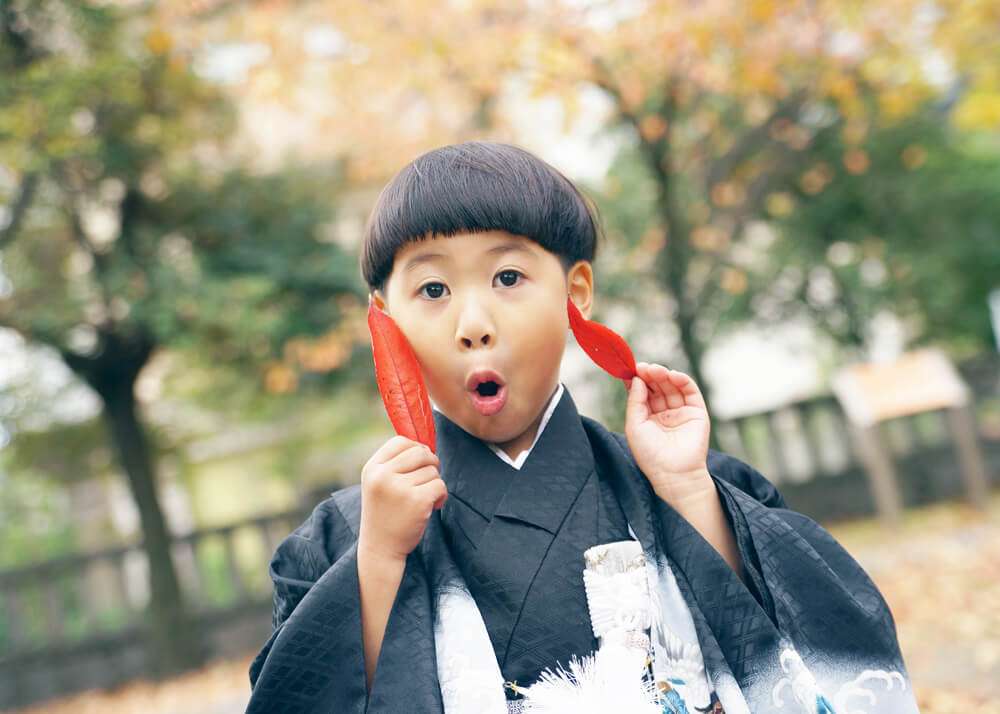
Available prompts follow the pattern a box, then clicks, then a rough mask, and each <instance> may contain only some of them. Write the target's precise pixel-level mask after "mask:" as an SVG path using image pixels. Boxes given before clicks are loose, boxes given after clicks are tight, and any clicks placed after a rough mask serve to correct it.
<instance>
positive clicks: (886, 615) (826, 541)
mask: <svg viewBox="0 0 1000 714" xmlns="http://www.w3.org/2000/svg"><path fill="white" fill-rule="evenodd" d="M708 468H709V473H710V474H711V475H712V478H713V480H714V481H715V483H716V487H717V489H718V491H719V495H720V497H721V500H722V504H723V508H724V510H725V511H726V515H727V517H728V518H729V521H730V524H731V525H732V526H733V530H734V533H735V536H736V540H737V544H738V547H739V550H740V555H741V557H742V559H743V564H744V568H745V569H746V570H747V573H748V575H749V576H750V578H749V581H748V585H749V584H750V583H752V584H753V586H754V587H753V588H751V589H752V590H756V591H757V592H755V593H754V595H755V596H756V597H757V598H758V601H759V602H760V604H761V606H762V607H763V608H764V609H765V611H767V613H768V615H769V616H770V618H771V620H772V622H774V623H775V625H776V626H777V627H778V628H779V629H780V630H781V631H783V632H786V633H789V634H790V633H799V635H800V639H803V640H809V641H812V642H814V643H817V646H818V645H819V643H822V646H823V647H824V648H826V649H831V650H835V651H839V652H843V653H850V655H851V657H853V658H856V659H860V660H863V661H867V662H869V663H870V666H874V665H876V664H877V665H878V666H882V667H891V668H894V669H899V670H901V671H904V672H905V670H904V669H903V662H902V657H901V654H900V652H899V643H898V639H897V633H896V626H895V622H894V620H893V617H892V614H891V612H890V610H889V605H888V603H886V601H885V599H884V598H883V597H882V594H881V593H880V592H879V590H878V588H877V587H876V585H875V583H874V582H873V581H872V580H871V578H870V577H869V576H868V574H867V573H866V572H865V571H864V569H863V568H862V567H861V565H860V564H859V563H858V562H857V561H856V560H855V559H854V558H853V557H852V556H851V555H850V554H849V553H848V552H847V551H846V550H845V549H844V548H843V547H842V546H841V545H840V544H839V543H838V542H837V541H836V539H835V538H834V537H833V536H832V535H830V533H829V532H828V531H827V530H826V529H824V528H823V527H822V526H821V525H819V524H818V523H816V522H815V521H814V520H813V519H811V518H809V517H808V516H805V515H803V514H801V513H797V512H796V511H793V510H791V509H789V508H788V506H787V505H786V504H785V501H784V499H783V498H782V497H781V494H780V493H778V491H777V489H776V488H775V487H774V486H773V485H772V484H771V483H770V482H769V481H768V480H767V479H766V478H765V477H764V476H763V475H762V474H761V473H760V472H758V471H757V470H756V469H754V468H753V467H751V466H750V465H748V464H746V463H744V462H743V461H740V460H739V459H737V458H735V457H733V456H730V455H728V454H724V453H722V452H717V451H711V450H710V454H709V459H708ZM860 643H864V644H860Z"/></svg>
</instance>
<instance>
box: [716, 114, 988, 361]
mask: <svg viewBox="0 0 1000 714" xmlns="http://www.w3.org/2000/svg"><path fill="white" fill-rule="evenodd" d="M948 119H949V117H948V116H947V114H946V113H945V111H944V108H942V107H940V106H939V107H928V108H927V109H926V110H925V111H922V112H919V113H917V114H915V115H914V116H912V117H911V118H909V119H907V120H906V121H903V122H901V123H894V124H890V125H885V126H880V127H877V128H875V129H873V130H872V131H869V132H866V133H864V135H863V136H862V135H860V134H858V133H856V132H851V131H850V130H846V131H844V132H840V133H837V134H831V135H828V136H826V137H825V138H824V139H823V141H821V142H819V143H818V144H817V146H816V148H815V151H814V154H813V158H814V161H815V164H814V168H813V169H812V171H813V172H815V174H817V175H818V174H819V173H820V172H822V173H823V174H824V179H825V180H826V185H824V188H823V190H822V191H816V190H813V189H814V188H815V186H814V184H812V183H810V181H808V180H803V181H802V182H800V183H799V184H798V185H795V186H793V187H791V188H790V190H789V191H788V192H787V193H785V194H781V195H780V196H776V197H774V198H773V199H772V202H771V205H770V207H771V209H772V211H773V214H774V215H773V216H772V221H773V225H774V226H775V228H777V229H778V231H779V233H780V236H781V237H780V240H778V241H776V242H775V243H774V244H772V245H771V246H770V247H769V248H768V251H767V253H768V256H767V261H766V262H764V263H762V264H761V265H760V266H759V269H750V270H748V279H749V286H748V288H747V290H746V291H745V292H744V293H743V294H741V295H738V296H733V297H732V300H731V301H730V304H729V306H728V310H727V314H726V316H725V319H726V320H728V321H744V320H746V319H748V318H751V319H754V320H756V321H758V322H761V323H766V324H772V325H773V324H777V323H780V322H782V321H785V320H787V319H789V318H790V317H793V316H795V315H797V314H803V313H804V314H806V315H808V317H810V318H811V321H812V322H813V323H814V324H816V325H818V326H820V327H821V328H823V329H825V330H826V331H827V332H828V333H829V334H830V335H832V336H833V337H834V338H835V339H836V340H837V341H838V342H839V343H841V344H844V345H848V346H852V347H854V348H858V349H864V348H867V347H869V346H870V345H869V342H870V334H869V330H868V326H869V325H870V324H871V322H872V320H873V319H874V318H875V317H876V315H877V313H878V312H879V311H880V310H883V309H886V308H888V309H890V310H892V311H893V312H895V313H896V314H897V315H898V316H899V317H901V318H902V319H903V320H904V321H905V322H906V324H907V327H908V328H909V332H910V334H909V335H907V337H908V338H909V339H910V340H911V341H912V342H913V343H915V344H919V343H923V342H927V341H939V342H947V343H950V344H951V345H952V346H953V347H956V348H959V349H962V350H964V351H966V352H980V351H983V350H989V349H990V348H991V346H992V344H993V337H992V331H991V328H990V321H989V310H988V308H987V295H988V293H989V291H990V290H991V289H993V288H995V287H996V286H997V284H998V276H1000V146H998V145H997V144H996V141H995V138H994V139H992V140H991V139H990V138H989V137H987V136H983V135H981V134H980V135H977V134H969V133H964V132H960V131H957V130H956V129H955V127H954V124H953V123H952V122H949V120H948ZM807 175H809V174H807Z"/></svg>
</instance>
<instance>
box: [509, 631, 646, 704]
mask: <svg viewBox="0 0 1000 714" xmlns="http://www.w3.org/2000/svg"><path fill="white" fill-rule="evenodd" d="M634 663H635V658H634V657H632V656H630V652H629V651H628V649H627V648H624V647H618V646H615V645H608V646H605V647H602V648H601V649H600V650H598V651H597V652H596V653H595V654H593V655H587V656H585V657H584V658H583V659H582V660H578V659H577V658H576V657H575V656H574V657H572V658H571V659H570V663H569V671H567V670H565V669H564V668H563V667H562V666H560V667H559V668H558V670H557V671H556V672H555V673H553V672H552V671H550V670H545V671H544V672H542V674H541V675H540V676H539V678H538V681H536V682H535V684H533V685H531V686H530V687H528V688H527V689H526V690H525V699H524V709H523V711H524V712H525V714H607V713H608V712H616V714H660V712H661V711H662V709H663V705H662V704H660V703H659V698H660V697H659V692H658V690H657V688H656V685H655V684H654V683H653V682H650V681H647V680H645V679H643V677H642V673H641V672H639V671H637V670H636V669H635V667H634Z"/></svg>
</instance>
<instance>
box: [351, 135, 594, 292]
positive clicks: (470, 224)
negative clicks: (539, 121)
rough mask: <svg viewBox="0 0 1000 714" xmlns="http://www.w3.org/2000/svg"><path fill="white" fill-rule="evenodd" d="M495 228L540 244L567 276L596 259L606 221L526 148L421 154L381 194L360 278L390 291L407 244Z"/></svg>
mask: <svg viewBox="0 0 1000 714" xmlns="http://www.w3.org/2000/svg"><path fill="white" fill-rule="evenodd" d="M491 230H503V231H507V232H508V233H511V234H513V235H520V236H524V237H525V238H529V239H531V240H534V241H535V242H537V243H538V244H539V245H541V246H542V247H543V248H545V249H546V250H548V251H550V252H551V253H554V254H555V255H556V256H557V257H558V258H559V260H560V262H561V263H562V266H563V271H567V270H569V268H570V267H572V266H573V264H574V263H576V262H577V261H578V260H588V261H593V259H594V255H595V254H596V252H597V238H598V234H599V231H600V218H599V215H598V210H597V206H596V205H595V204H594V203H593V202H592V201H590V200H588V199H586V198H584V196H583V194H582V193H581V192H580V191H579V189H577V188H576V186H574V185H573V183H572V182H571V181H570V180H569V179H567V178H566V177H565V176H564V175H563V174H562V173H560V172H559V171H558V170H556V169H555V168H554V167H552V166H550V165H549V164H548V163H546V162H544V161H542V160H541V159H539V158H538V157H537V156H535V155H534V154H532V153H530V152H528V151H526V150H524V149H522V148H520V147H517V146H513V145H511V144H501V143H495V142H486V141H467V142H464V143H461V144H450V145H448V146H442V147H439V148H437V149H433V150H432V151H428V152H427V153H425V154H422V155H420V156H418V157H417V158H416V159H414V160H413V161H412V162H410V163H409V164H407V165H406V166H405V167H403V168H402V169H401V170H400V171H399V173H397V174H396V175H395V176H394V177H393V178H392V180H391V181H390V182H389V183H388V184H387V185H386V186H385V188H383V189H382V193H381V194H379V197H378V200H377V201H376V202H375V207H374V208H373V209H372V212H371V215H370V216H369V217H368V221H367V223H366V225H365V231H364V245H363V247H362V254H361V273H362V275H363V276H364V279H365V282H367V283H368V288H369V290H373V289H376V288H377V289H379V290H383V291H384V288H385V282H386V280H387V279H388V277H389V275H390V274H391V273H392V264H393V260H394V259H395V256H396V252H397V251H398V250H399V249H400V248H402V247H403V246H404V245H406V244H407V243H410V242H412V241H418V240H426V239H428V238H430V237H432V236H435V237H436V236H440V237H448V236H453V235H455V234H458V233H482V232H485V231H491Z"/></svg>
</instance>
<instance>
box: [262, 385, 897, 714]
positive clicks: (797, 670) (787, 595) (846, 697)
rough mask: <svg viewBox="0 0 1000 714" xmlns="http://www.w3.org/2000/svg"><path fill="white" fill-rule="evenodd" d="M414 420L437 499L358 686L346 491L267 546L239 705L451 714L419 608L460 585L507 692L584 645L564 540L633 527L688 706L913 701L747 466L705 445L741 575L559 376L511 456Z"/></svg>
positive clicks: (869, 625)
mask: <svg viewBox="0 0 1000 714" xmlns="http://www.w3.org/2000/svg"><path fill="white" fill-rule="evenodd" d="M434 420H435V427H436V432H437V453H438V456H439V457H440V459H441V468H440V470H441V475H442V478H443V479H444V481H445V483H446V484H447V486H448V492H449V498H448V501H447V503H446V504H445V507H444V508H443V509H441V510H440V511H435V512H434V513H433V514H432V516H431V519H430V520H429V522H428V524H427V529H426V531H425V533H424V537H423V539H422V540H421V542H420V544H419V545H418V547H417V548H416V549H415V550H414V551H413V552H412V553H410V555H409V556H408V557H407V561H406V567H405V570H404V573H403V578H402V581H401V583H400V587H399V592H398V594H397V596H396V599H395V601H394V603H393V606H392V610H391V612H390V615H389V620H388V623H387V627H386V632H385V636H384V639H383V642H382V650H381V652H380V654H379V659H378V665H377V668H376V672H375V677H374V680H373V682H372V687H371V692H370V694H369V692H368V690H367V686H366V678H365V666H364V656H363V644H362V630H361V612H360V596H359V585H358V574H357V536H358V527H359V522H360V512H361V492H360V485H355V486H351V487H348V488H345V489H342V490H339V491H337V492H335V493H334V494H333V495H332V496H331V497H330V498H328V499H326V500H324V501H323V502H321V503H320V504H319V505H317V506H316V508H315V509H314V511H313V513H312V515H311V516H310V517H309V519H308V520H307V521H306V522H305V523H303V524H302V525H301V526H299V527H298V528H297V529H296V530H295V531H294V532H293V533H292V534H291V535H289V536H288V537H287V538H286V539H285V540H284V541H283V542H282V543H281V544H280V545H279V546H278V548H277V550H276V552H275V554H274V557H273V559H272V561H271V567H270V575H271V578H272V580H273V581H274V588H275V590H274V613H273V621H272V625H273V628H274V629H273V632H272V634H271V636H270V638H269V639H268V640H267V642H266V643H265V644H264V647H263V648H262V650H261V651H260V653H259V654H258V655H257V657H256V658H255V659H254V661H253V663H252V664H251V667H250V682H251V685H252V687H253V692H252V695H251V698H250V703H249V705H248V708H247V711H248V712H338V713H339V712H350V713H357V714H362V713H363V712H365V711H368V712H393V713H395V712H428V713H436V712H442V713H443V712H446V711H447V714H456V712H455V711H454V709H455V707H454V706H452V708H451V709H448V708H447V706H448V702H447V700H445V699H443V698H442V688H441V685H440V683H439V679H438V673H439V671H440V670H439V663H436V650H435V615H436V609H435V608H436V605H437V603H439V602H441V600H439V598H440V597H441V596H442V594H443V593H447V592H449V590H451V591H454V589H455V588H456V587H462V588H466V589H467V592H469V593H471V594H472V596H473V598H474V600H475V605H477V606H478V610H479V613H480V614H481V617H482V622H483V623H484V624H485V627H486V632H487V633H488V635H489V642H490V643H491V644H492V647H493V655H494V656H495V658H496V662H497V664H499V667H500V671H501V672H502V675H503V680H504V681H505V682H507V683H509V684H512V685H513V686H505V688H504V689H505V694H506V696H507V697H508V698H510V699H515V698H517V697H518V696H519V694H518V692H517V689H518V685H520V686H525V685H530V684H531V683H533V682H534V681H535V680H536V679H537V677H538V675H539V673H540V672H541V670H543V669H554V668H555V666H556V665H557V663H559V664H562V665H564V666H565V665H566V663H567V662H568V660H569V658H570V657H572V656H573V655H576V656H578V657H579V656H583V655H587V654H590V653H592V652H593V651H594V650H595V649H596V648H597V646H598V642H597V640H596V638H595V637H594V635H593V632H592V630H591V626H590V620H589V616H588V610H587V598H586V593H585V591H584V586H583V581H582V571H583V568H584V560H583V552H584V551H585V550H586V549H587V548H589V547H590V546H592V545H596V544H598V543H606V542H610V541H618V540H625V539H629V538H630V534H633V533H634V535H635V537H636V538H637V539H638V540H639V541H640V543H641V545H642V547H643V550H644V551H645V552H646V554H647V557H652V558H658V559H659V562H660V564H661V567H662V568H666V569H667V570H668V571H669V572H672V575H671V576H670V580H671V582H673V581H674V580H676V585H675V588H677V589H679V594H678V596H677V597H678V602H682V603H683V604H682V605H681V607H682V608H683V609H684V610H685V612H684V613H683V614H684V616H685V617H687V618H688V621H690V622H693V631H694V632H696V633H697V645H698V647H699V648H700V656H701V657H702V658H703V666H704V673H705V674H706V675H707V677H708V680H709V682H710V686H711V687H712V689H713V691H712V695H711V697H712V699H711V702H712V705H711V706H709V707H708V708H707V709H705V711H712V712H719V711H723V705H725V707H726V711H728V712H729V714H737V712H738V711H749V712H754V714H757V713H758V712H772V711H774V712H778V711H781V712H810V714H814V713H818V714H824V713H825V712H834V711H839V712H840V714H846V713H847V712H848V711H850V712H887V713H888V712H892V713H893V714H896V713H897V712H898V713H900V714H906V713H908V712H916V711H917V709H916V705H915V703H914V700H913V695H912V691H911V688H910V686H909V681H908V679H907V677H906V672H905V669H904V665H903V661H902V657H901V655H900V652H899V647H898V644H897V639H896V631H895V626H894V623H893V620H892V617H891V614H890V612H889V609H888V607H887V605H886V603H885V601H884V600H883V598H882V597H881V595H880V593H879V592H878V590H877V589H876V587H875V585H874V584H873V583H872V582H871V580H870V579H869V578H868V576H867V575H866V574H865V573H864V571H863V570H862V569H861V567H860V566H859V565H858V564H857V563H856V562H855V561H854V560H853V559H852V558H851V556H850V555H849V554H848V553H847V552H846V551H844V550H843V548H841V547H840V546H839V545H838V544H837V543H836V542H835V541H834V540H833V538H831V537H830V535H829V534H828V533H827V532H826V531H825V530H823V529H822V528H821V527H820V526H819V525H817V524H816V523H815V522H813V521H812V520H810V519H809V518H807V517H805V516H802V515H800V514H798V513H795V512H793V511H790V510H788V509H787V508H786V507H785V504H784V502H783V500H782V498H781V496H780V495H779V493H778V492H777V491H776V490H775V489H774V487H773V486H772V485H771V484H770V483H769V482H768V481H767V480H766V479H765V478H764V477H763V476H762V475H761V474H759V473H758V472H757V471H756V470H754V469H753V468H751V467H750V466H748V465H747V464H745V463H743V462H742V461H740V460H738V459H736V458H734V457H731V456H729V455H727V454H724V453H722V452H719V451H715V450H709V454H708V470H709V472H710V474H711V476H712V478H713V480H714V481H715V483H716V486H717V489H718V491H719V495H720V499H721V502H722V505H723V508H724V510H725V512H726V514H727V517H728V518H729V521H730V523H731V525H732V527H733V529H734V533H735V536H736V542H737V545H738V547H739V550H740V555H741V558H742V562H743V567H744V578H743V581H744V582H745V583H746V585H744V582H741V580H740V578H739V577H737V575H736V573H734V572H733V571H732V570H731V568H730V567H729V566H728V565H727V564H726V562H725V561H724V560H723V559H722V558H721V556H720V555H719V554H718V553H717V552H716V551H715V549H714V548H713V547H712V546H711V545H710V544H709V543H708V542H707V541H705V540H704V538H702V537H701V535H700V534H699V533H698V532H697V531H696V530H695V529H694V528H693V527H692V526H691V525H690V524H689V523H688V522H687V521H686V520H684V519H683V518H682V517H681V516H679V515H678V514H677V512H676V511H674V510H673V509H672V508H671V507H670V506H669V505H668V504H666V503H665V502H664V501H662V500H661V499H659V498H658V497H657V496H656V495H655V494H654V493H653V491H652V489H651V487H650V485H649V483H648V481H647V479H646V478H645V476H644V475H643V474H642V472H641V471H640V470H639V468H638V466H637V465H636V462H635V460H634V458H633V457H632V455H631V452H630V451H629V448H628V444H627V441H626V439H625V437H624V436H623V435H622V434H618V433H615V432H611V431H608V430H607V429H605V428H604V427H603V426H602V425H601V424H600V423H598V422H597V421H595V420H593V419H590V418H588V417H586V416H581V415H580V414H578V412H577V410H576V405H575V403H574V402H573V400H572V398H571V396H570V394H569V391H568V390H564V391H563V393H562V396H561V398H559V400H558V403H557V404H556V406H555V409H554V411H553V412H552V414H551V418H550V421H549V423H548V424H547V426H546V427H545V429H543V430H542V431H541V433H540V435H539V437H538V440H537V442H536V444H535V445H534V447H533V448H532V450H531V452H530V453H529V454H528V458H527V460H526V461H525V463H524V464H523V466H522V468H521V469H520V470H518V469H515V468H513V467H512V466H510V465H509V464H507V463H505V462H504V461H502V460H501V459H498V458H497V456H496V455H495V454H494V453H492V452H491V451H490V450H489V448H488V446H487V445H486V444H485V443H484V442H482V441H481V440H479V439H478V438H476V437H474V436H472V435H471V434H469V433H468V432H466V431H465V430H464V429H462V428H461V427H459V426H458V425H456V424H455V423H453V422H452V421H451V420H449V419H448V418H447V417H445V416H444V415H443V414H441V413H440V412H438V411H435V412H434ZM688 611H689V613H690V614H689V615H688ZM441 612H444V610H441ZM438 614H439V613H438ZM665 711H668V712H669V711H674V710H672V709H665ZM457 714H465V712H458V713H457ZM690 714H694V711H691V712H690Z"/></svg>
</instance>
